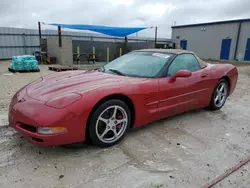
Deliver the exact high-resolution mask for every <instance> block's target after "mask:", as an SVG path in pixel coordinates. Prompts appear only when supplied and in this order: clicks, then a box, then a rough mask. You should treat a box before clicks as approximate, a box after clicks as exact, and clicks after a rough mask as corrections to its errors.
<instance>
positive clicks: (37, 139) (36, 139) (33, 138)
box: [32, 137, 43, 142]
mask: <svg viewBox="0 0 250 188" xmlns="http://www.w3.org/2000/svg"><path fill="white" fill-rule="evenodd" d="M32 140H34V141H36V142H43V140H42V139H40V138H35V137H32Z"/></svg>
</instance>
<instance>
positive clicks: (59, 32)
mask: <svg viewBox="0 0 250 188" xmlns="http://www.w3.org/2000/svg"><path fill="white" fill-rule="evenodd" d="M58 41H59V47H62V29H61V26H58Z"/></svg>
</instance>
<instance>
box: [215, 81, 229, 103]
mask: <svg viewBox="0 0 250 188" xmlns="http://www.w3.org/2000/svg"><path fill="white" fill-rule="evenodd" d="M226 98H227V84H226V83H225V82H222V83H220V84H219V85H218V86H217V88H216V92H215V97H214V104H215V106H217V107H220V106H221V105H223V104H224V103H225V101H226Z"/></svg>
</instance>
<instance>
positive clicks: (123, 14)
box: [0, 0, 250, 38]
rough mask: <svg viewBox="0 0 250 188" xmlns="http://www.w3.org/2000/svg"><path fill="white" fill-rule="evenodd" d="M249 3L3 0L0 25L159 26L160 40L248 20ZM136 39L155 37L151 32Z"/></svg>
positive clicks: (212, 0)
mask: <svg viewBox="0 0 250 188" xmlns="http://www.w3.org/2000/svg"><path fill="white" fill-rule="evenodd" d="M248 7H250V1H249V0H241V1H234V0H220V1H218V0H186V1H183V0H168V1H166V0H74V1H68V0H53V1H51V0H42V1H34V0H25V1H20V0H8V1H5V0H2V1H1V2H0V26H5V27H6V26H7V27H24V28H36V27H37V21H43V22H47V23H72V24H74V23H75V24H76V23H78V24H81V23H82V24H99V25H113V26H158V34H159V36H160V37H168V38H169V37H170V36H171V26H172V25H173V23H174V22H176V23H177V25H180V24H191V23H200V22H208V21H218V20H226V19H235V18H248V17H250V11H249V8H248ZM139 36H151V37H153V36H154V30H152V29H151V30H147V31H142V32H140V33H139Z"/></svg>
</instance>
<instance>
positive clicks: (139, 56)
mask: <svg viewBox="0 0 250 188" xmlns="http://www.w3.org/2000/svg"><path fill="white" fill-rule="evenodd" d="M172 56H173V54H170V53H156V52H142V51H134V52H130V53H128V54H125V55H123V56H121V57H119V58H117V59H115V60H113V61H111V62H110V63H108V64H107V65H105V66H104V67H103V68H102V71H103V72H106V73H112V74H118V75H122V76H131V77H147V78H153V77H155V76H156V75H157V74H158V73H159V72H160V70H161V69H162V68H163V66H164V65H165V64H166V63H167V62H169V60H170V58H171V57H172Z"/></svg>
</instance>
